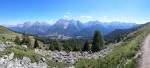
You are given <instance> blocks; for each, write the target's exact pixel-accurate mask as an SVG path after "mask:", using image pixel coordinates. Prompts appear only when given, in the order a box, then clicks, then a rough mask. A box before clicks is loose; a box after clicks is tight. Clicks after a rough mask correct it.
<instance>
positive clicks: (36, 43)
mask: <svg viewBox="0 0 150 68" xmlns="http://www.w3.org/2000/svg"><path fill="white" fill-rule="evenodd" d="M37 47H39V43H38V40H35V42H34V48H37Z"/></svg>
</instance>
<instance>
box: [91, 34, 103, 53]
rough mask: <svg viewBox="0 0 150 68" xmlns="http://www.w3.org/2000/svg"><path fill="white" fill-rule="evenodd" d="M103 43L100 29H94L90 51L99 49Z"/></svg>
mask: <svg viewBox="0 0 150 68" xmlns="http://www.w3.org/2000/svg"><path fill="white" fill-rule="evenodd" d="M103 45H104V39H103V36H102V34H101V32H100V31H95V33H94V37H93V43H92V51H93V52H95V51H100V50H101V49H102V47H103Z"/></svg>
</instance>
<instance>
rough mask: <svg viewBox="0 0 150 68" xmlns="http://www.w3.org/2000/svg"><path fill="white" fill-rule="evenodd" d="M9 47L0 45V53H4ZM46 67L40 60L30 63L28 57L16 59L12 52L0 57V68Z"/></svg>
mask: <svg viewBox="0 0 150 68" xmlns="http://www.w3.org/2000/svg"><path fill="white" fill-rule="evenodd" d="M9 46H11V45H8V44H7V45H6V44H4V43H0V51H1V52H2V51H4V50H5V49H6V48H7V47H9ZM47 67H48V65H47V64H46V63H45V62H44V61H42V60H39V61H38V62H34V63H32V62H31V60H30V58H28V57H22V58H16V57H15V54H14V53H13V52H12V53H10V54H8V55H3V56H2V57H0V68H47Z"/></svg>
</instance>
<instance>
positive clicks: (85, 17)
mask: <svg viewBox="0 0 150 68" xmlns="http://www.w3.org/2000/svg"><path fill="white" fill-rule="evenodd" d="M80 18H83V19H92V18H93V17H91V16H80Z"/></svg>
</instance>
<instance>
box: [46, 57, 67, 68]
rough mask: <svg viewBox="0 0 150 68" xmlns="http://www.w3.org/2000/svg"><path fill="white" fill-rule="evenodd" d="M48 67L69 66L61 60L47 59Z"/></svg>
mask: <svg viewBox="0 0 150 68" xmlns="http://www.w3.org/2000/svg"><path fill="white" fill-rule="evenodd" d="M46 63H47V65H48V68H52V67H56V68H66V67H68V66H69V64H66V63H63V62H56V61H53V60H48V59H47V61H46Z"/></svg>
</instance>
